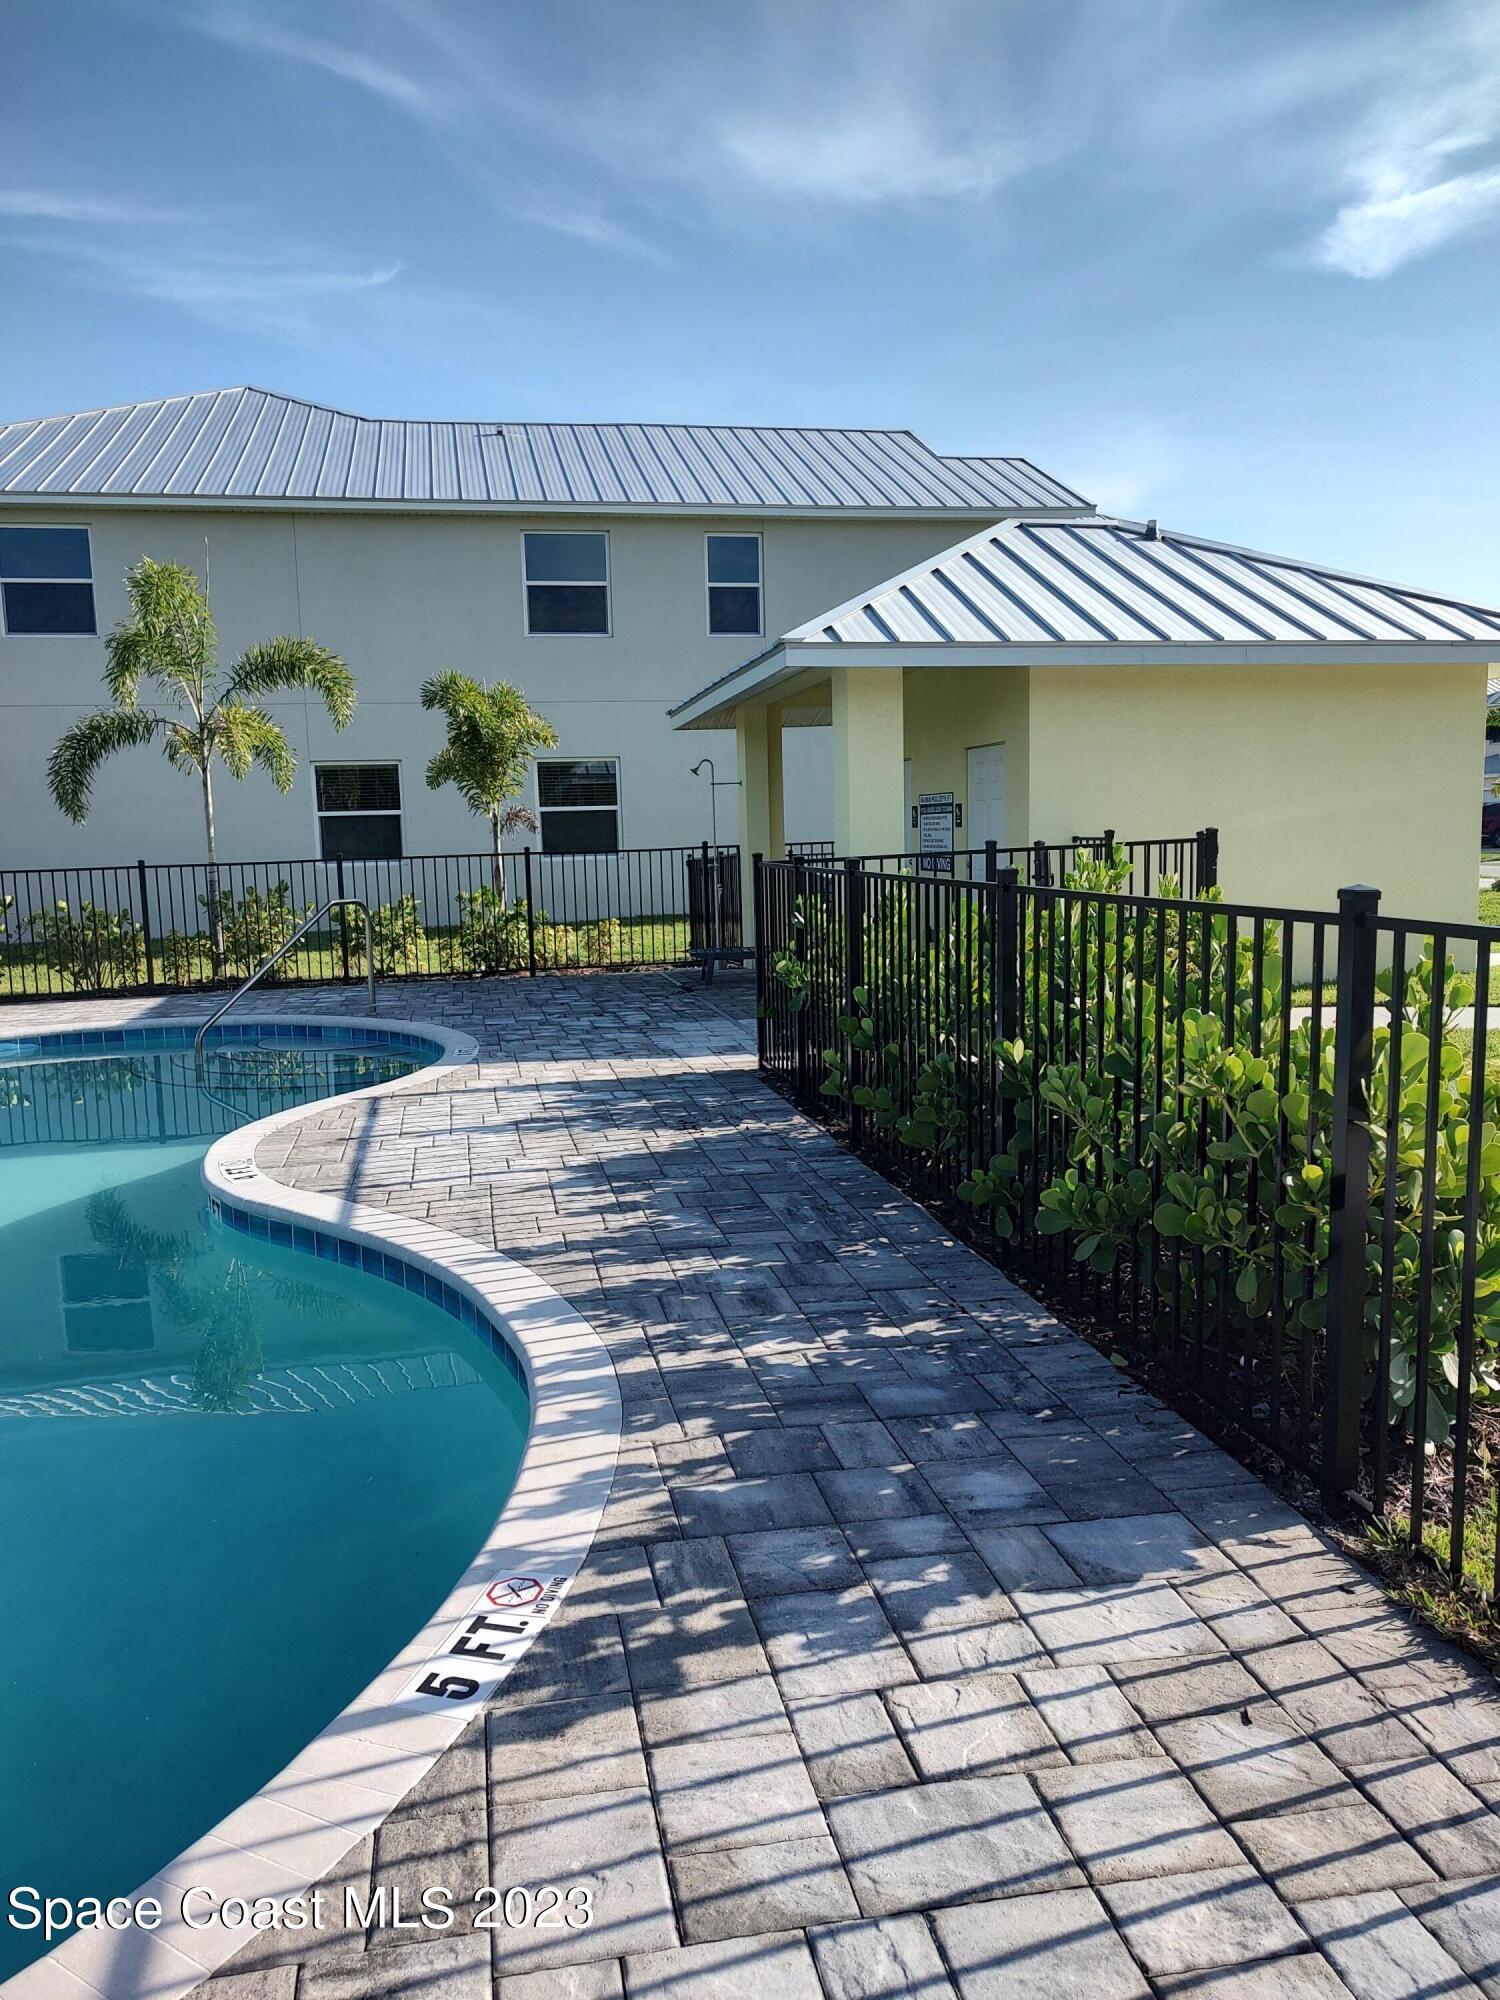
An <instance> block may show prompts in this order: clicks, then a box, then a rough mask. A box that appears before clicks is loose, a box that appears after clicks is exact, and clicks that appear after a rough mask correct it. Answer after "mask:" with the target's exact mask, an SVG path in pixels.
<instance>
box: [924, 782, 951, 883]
mask: <svg viewBox="0 0 1500 2000" xmlns="http://www.w3.org/2000/svg"><path fill="white" fill-rule="evenodd" d="M957 820H958V815H957V812H956V810H955V808H954V801H953V794H952V792H920V793H919V794H918V795H917V856H918V859H917V866H918V868H920V869H921V871H922V873H923V874H924V875H951V874H952V873H953V830H954V827H955V826H956V824H957Z"/></svg>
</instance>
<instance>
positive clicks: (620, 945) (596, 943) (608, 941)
mask: <svg viewBox="0 0 1500 2000" xmlns="http://www.w3.org/2000/svg"><path fill="white" fill-rule="evenodd" d="M576 943H577V951H578V958H579V961H580V962H581V963H582V964H584V965H618V964H619V963H620V961H621V959H622V958H623V957H624V956H625V932H624V930H623V928H622V926H621V924H620V920H619V918H618V917H603V918H601V919H600V921H599V922H598V923H596V924H584V925H583V926H582V927H581V928H580V929H579V931H578V933H577V939H576Z"/></svg>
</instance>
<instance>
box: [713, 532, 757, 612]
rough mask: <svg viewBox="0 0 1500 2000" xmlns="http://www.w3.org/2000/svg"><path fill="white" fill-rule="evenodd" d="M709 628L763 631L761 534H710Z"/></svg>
mask: <svg viewBox="0 0 1500 2000" xmlns="http://www.w3.org/2000/svg"><path fill="white" fill-rule="evenodd" d="M708 629H709V631H710V632H711V633H715V632H738V633H742V634H746V635H750V636H753V635H754V634H755V633H757V632H759V631H760V629H761V615H760V536H759V535H710V536H709V537H708Z"/></svg>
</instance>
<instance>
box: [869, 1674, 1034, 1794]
mask: <svg viewBox="0 0 1500 2000" xmlns="http://www.w3.org/2000/svg"><path fill="white" fill-rule="evenodd" d="M885 1699H886V1706H887V1708H888V1709H889V1710H890V1713H891V1715H892V1717H893V1718H894V1720H895V1723H896V1727H897V1729H898V1730H899V1731H900V1733H901V1740H902V1742H903V1743H904V1744H905V1746H906V1749H907V1753H908V1755H909V1756H910V1757H911V1759H912V1762H913V1763H914V1764H915V1765H916V1767H917V1769H918V1771H919V1772H920V1773H921V1775H922V1776H923V1777H924V1778H963V1777H988V1776H992V1775H993V1774H995V1773H996V1772H1000V1771H1032V1770H1039V1769H1042V1768H1044V1767H1045V1766H1047V1765H1059V1764H1062V1763H1064V1762H1065V1761H1066V1760H1065V1759H1064V1757H1063V1753H1062V1751H1061V1750H1059V1748H1058V1747H1057V1744H1056V1742H1055V1741H1054V1740H1053V1736H1052V1732H1051V1731H1050V1730H1049V1729H1048V1727H1047V1725H1046V1723H1045V1722H1043V1720H1042V1718H1041V1716H1040V1715H1039V1714H1038V1713H1037V1711H1036V1709H1035V1708H1034V1707H1033V1706H1032V1704H1031V1701H1030V1700H1029V1699H1028V1697H1027V1695H1026V1694H1025V1692H1024V1691H1023V1689H1022V1687H1021V1683H1020V1682H1019V1681H1018V1680H1017V1679H1016V1678H1015V1676H1014V1675H1013V1674H1005V1673H988V1674H972V1675H968V1676H966V1677H965V1678H963V1679H962V1680H941V1681H924V1682H922V1683H920V1684H919V1685H917V1686H914V1687H904V1688H891V1689H889V1690H888V1691H887V1694H886V1698H885Z"/></svg>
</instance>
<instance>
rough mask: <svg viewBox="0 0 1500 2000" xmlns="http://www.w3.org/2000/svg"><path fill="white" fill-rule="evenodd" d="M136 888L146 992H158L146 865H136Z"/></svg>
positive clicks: (140, 863) (141, 863)
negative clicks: (152, 956)
mask: <svg viewBox="0 0 1500 2000" xmlns="http://www.w3.org/2000/svg"><path fill="white" fill-rule="evenodd" d="M135 879H136V887H137V889H138V891H139V894H140V898H141V941H142V943H143V944H144V945H145V947H146V990H147V992H148V993H151V992H154V991H155V990H156V974H155V973H154V972H153V971H152V970H151V905H150V904H149V903H148V902H147V901H146V864H145V862H144V861H139V860H138V861H137V862H136V864H135Z"/></svg>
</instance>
